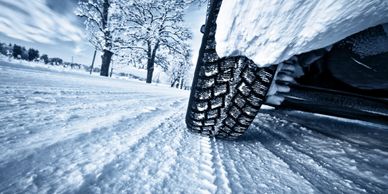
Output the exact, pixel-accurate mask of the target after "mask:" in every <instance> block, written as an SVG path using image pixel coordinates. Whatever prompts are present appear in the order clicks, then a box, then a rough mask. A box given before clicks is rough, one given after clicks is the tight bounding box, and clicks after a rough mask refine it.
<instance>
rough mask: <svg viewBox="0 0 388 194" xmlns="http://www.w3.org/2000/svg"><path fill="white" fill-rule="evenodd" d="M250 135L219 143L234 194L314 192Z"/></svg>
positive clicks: (249, 132)
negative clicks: (249, 193) (246, 193)
mask: <svg viewBox="0 0 388 194" xmlns="http://www.w3.org/2000/svg"><path fill="white" fill-rule="evenodd" d="M252 135H253V134H252V133H251V130H249V131H247V134H246V135H244V136H243V137H242V138H241V139H239V140H237V141H220V142H219V143H218V144H219V145H220V146H219V150H220V151H219V152H220V153H221V158H222V159H223V161H225V163H224V165H225V170H226V171H227V173H228V178H229V180H230V185H231V189H232V191H233V192H237V193H245V192H252V193H255V192H260V193H273V192H275V193H311V192H313V191H314V190H313V188H312V187H313V186H312V185H310V183H309V182H308V181H306V180H305V179H304V178H303V177H301V176H300V175H298V174H295V173H294V172H293V171H292V170H291V169H290V167H289V166H288V165H287V164H286V163H285V162H284V161H283V160H281V158H278V157H276V156H275V155H274V154H273V153H272V152H270V151H269V150H267V149H266V148H265V147H264V146H263V145H262V144H261V143H259V142H258V141H257V140H256V137H254V136H252ZM221 145H222V146H221Z"/></svg>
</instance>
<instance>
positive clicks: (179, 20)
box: [115, 0, 192, 83]
mask: <svg viewBox="0 0 388 194" xmlns="http://www.w3.org/2000/svg"><path fill="white" fill-rule="evenodd" d="M118 1H119V2H120V3H117V4H116V5H117V10H119V12H120V13H121V14H120V16H121V19H120V20H118V21H119V24H118V25H119V26H120V27H119V28H118V30H117V31H116V33H119V34H121V36H120V38H119V39H120V40H119V41H116V42H115V44H117V45H115V46H117V48H119V49H120V50H119V52H135V53H136V55H132V56H133V57H138V58H140V59H135V60H136V61H142V60H141V59H142V58H146V59H147V60H146V61H147V62H146V67H147V79H146V82H147V83H151V82H152V76H153V72H154V68H155V64H158V65H159V66H161V67H162V68H163V69H165V70H167V69H168V66H169V65H170V63H169V61H168V60H167V57H166V55H165V54H168V55H184V54H185V53H182V51H184V50H186V48H185V47H187V44H186V41H187V40H188V39H190V38H191V36H192V35H191V33H190V31H189V29H188V28H187V27H185V26H184V24H183V17H184V11H185V9H186V8H187V6H188V5H189V4H188V2H187V0H144V1H131V2H129V1H128V0H118ZM161 50H163V51H164V52H163V53H162V52H160V53H159V51H161ZM183 59H185V58H183Z"/></svg>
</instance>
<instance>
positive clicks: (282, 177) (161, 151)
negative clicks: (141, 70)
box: [0, 62, 388, 193]
mask: <svg viewBox="0 0 388 194" xmlns="http://www.w3.org/2000/svg"><path fill="white" fill-rule="evenodd" d="M0 83H1V85H0V126H1V127H0V193H387V191H388V126H387V125H383V124H376V123H367V122H361V121H355V120H348V119H341V118H337V117H328V116H323V115H314V114H308V113H303V112H295V111H291V112H290V111H288V112H280V111H276V110H262V112H261V113H260V114H259V115H258V117H257V118H256V120H255V121H254V123H253V125H252V126H251V128H250V129H249V130H248V132H247V134H246V135H245V136H244V137H242V138H241V139H239V140H237V141H223V140H216V139H213V138H209V137H206V136H200V135H197V134H192V133H189V132H188V130H187V129H186V127H185V123H184V117H185V110H186V107H187V102H188V92H186V91H181V90H176V89H171V88H168V87H163V86H158V85H147V84H143V83H140V82H135V81H127V80H119V79H110V78H101V77H97V76H90V75H88V74H86V73H85V74H82V73H74V72H58V71H53V70H47V69H42V68H36V67H28V66H26V65H18V64H11V63H7V62H0Z"/></svg>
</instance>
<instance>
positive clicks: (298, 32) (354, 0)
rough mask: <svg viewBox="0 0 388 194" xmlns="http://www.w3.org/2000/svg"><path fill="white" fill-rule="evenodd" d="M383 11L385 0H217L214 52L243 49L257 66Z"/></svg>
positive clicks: (325, 40)
mask: <svg viewBox="0 0 388 194" xmlns="http://www.w3.org/2000/svg"><path fill="white" fill-rule="evenodd" d="M387 12H388V1H386V0H368V1H365V0H292V1H284V0H271V1H270V2H269V1H265V0H261V1H259V0H229V1H223V3H222V6H221V10H220V13H219V15H218V19H217V32H216V42H217V53H218V54H219V55H220V56H221V57H224V56H233V55H244V56H247V57H248V58H250V59H252V60H253V61H254V62H255V63H256V64H257V65H259V66H268V65H271V64H278V63H280V62H282V61H285V60H287V59H289V58H290V57H292V56H294V55H296V54H301V53H305V52H308V51H311V50H315V49H320V48H324V47H327V46H329V45H331V44H334V43H335V42H337V41H340V40H342V39H344V38H346V37H347V36H350V35H352V34H355V33H357V32H360V31H362V30H365V29H367V28H369V27H372V26H376V25H379V24H384V23H387V22H388V14H387ZM387 33H388V32H387Z"/></svg>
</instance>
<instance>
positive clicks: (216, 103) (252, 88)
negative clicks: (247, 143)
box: [186, 0, 276, 138]
mask: <svg viewBox="0 0 388 194" xmlns="http://www.w3.org/2000/svg"><path fill="white" fill-rule="evenodd" d="M221 3H222V1H221V0H213V1H212V2H211V4H210V6H209V7H208V15H207V21H206V24H205V30H204V36H203V39H202V45H201V49H200V52H199V57H198V62H197V66H196V70H195V73H194V79H193V84H192V89H191V94H190V99H189V105H188V109H187V114H186V124H187V127H188V128H189V130H191V131H194V132H198V133H201V134H205V135H210V136H215V137H223V138H236V137H239V136H241V135H242V134H244V132H245V131H246V129H247V128H248V127H249V125H250V124H251V123H252V121H253V119H254V118H255V116H256V115H257V113H258V111H259V109H260V107H261V105H262V104H263V103H264V101H265V97H266V94H267V92H268V90H269V88H270V86H271V82H272V80H273V78H274V75H275V72H276V66H275V65H273V66H270V67H265V68H259V67H258V66H257V65H256V64H255V63H254V62H253V61H252V60H250V59H248V58H247V57H244V56H235V57H227V58H219V57H218V55H217V53H216V50H215V46H216V43H215V32H216V19H217V15H218V12H219V9H220V6H221Z"/></svg>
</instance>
